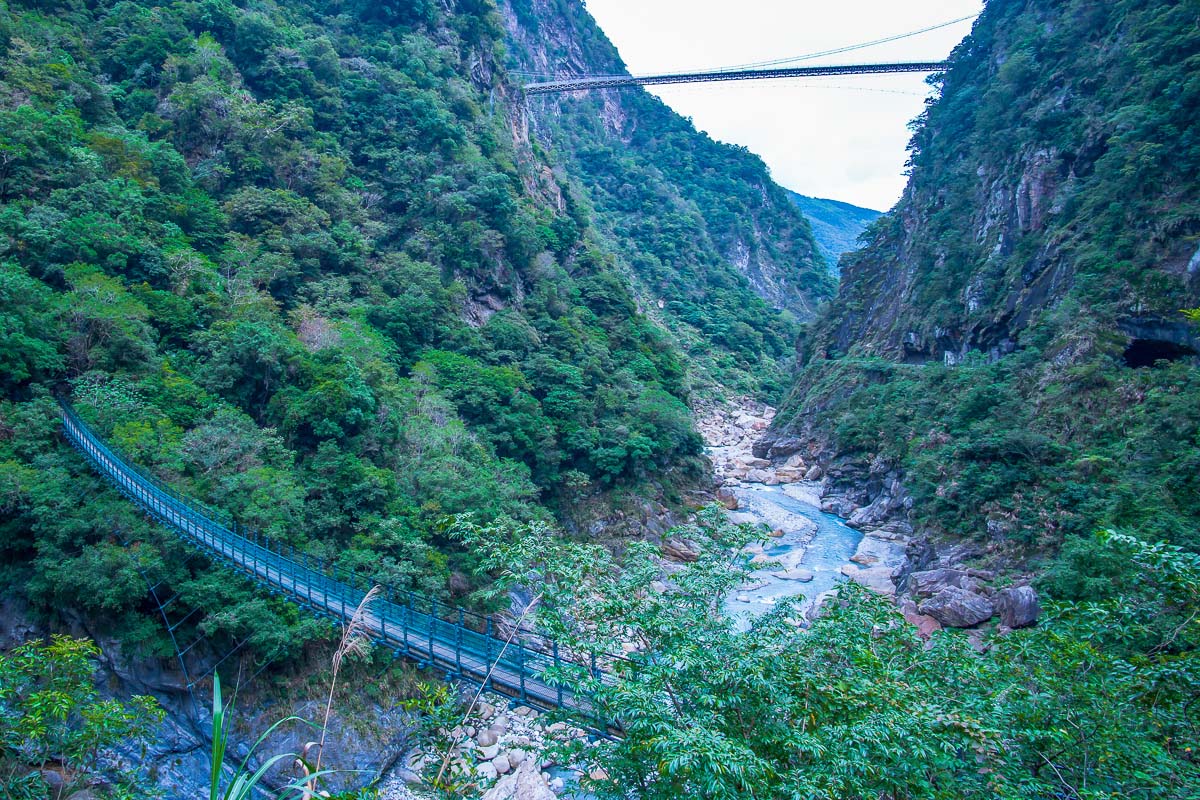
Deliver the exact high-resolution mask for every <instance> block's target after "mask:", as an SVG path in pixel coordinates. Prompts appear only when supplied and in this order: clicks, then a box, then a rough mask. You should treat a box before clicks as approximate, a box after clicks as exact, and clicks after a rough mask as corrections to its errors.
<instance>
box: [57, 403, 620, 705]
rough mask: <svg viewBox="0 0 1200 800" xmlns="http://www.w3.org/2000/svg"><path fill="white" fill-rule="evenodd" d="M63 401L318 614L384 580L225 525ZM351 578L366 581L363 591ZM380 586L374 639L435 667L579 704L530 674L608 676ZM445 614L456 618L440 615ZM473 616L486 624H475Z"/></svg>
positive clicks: (133, 489)
mask: <svg viewBox="0 0 1200 800" xmlns="http://www.w3.org/2000/svg"><path fill="white" fill-rule="evenodd" d="M59 404H60V406H61V407H62V412H63V428H64V432H65V433H66V436H67V438H68V439H69V440H70V441H71V442H72V443H73V444H74V445H75V446H76V447H77V448H79V449H80V451H81V452H83V454H84V455H85V456H86V457H87V458H88V460H89V461H91V462H92V464H93V465H94V466H95V467H96V468H97V469H98V470H99V471H100V472H101V473H102V474H103V475H104V476H105V477H106V478H108V479H109V480H111V481H112V482H113V483H114V484H116V486H117V488H118V489H119V490H120V491H121V492H123V493H124V494H125V495H126V496H128V497H129V498H130V499H131V500H132V501H134V502H135V503H136V504H137V505H139V506H140V507H141V508H143V509H144V510H146V511H147V512H148V513H150V514H151V515H152V516H154V517H155V518H157V519H159V520H160V521H162V522H163V523H165V524H166V525H168V526H170V527H172V528H174V529H175V530H177V531H179V532H180V533H181V534H182V535H183V536H184V537H185V538H186V539H188V540H190V541H191V542H193V543H194V544H198V545H199V546H201V547H203V548H205V549H206V550H208V551H209V552H211V553H213V554H215V555H217V556H218V557H220V558H221V559H222V560H224V561H226V562H228V563H230V564H231V565H232V566H234V567H235V568H237V569H239V570H241V571H243V572H246V573H247V574H249V575H250V577H251V578H252V579H253V580H255V581H256V582H258V583H260V584H265V585H266V586H268V587H269V588H271V589H272V590H277V591H282V592H284V593H286V594H288V595H290V596H291V597H292V598H294V599H295V601H296V602H298V603H300V604H302V605H307V606H309V607H311V608H313V609H314V610H315V611H317V612H318V613H324V614H328V615H330V616H334V617H340V618H341V619H349V618H350V617H351V616H352V615H353V614H354V611H355V609H356V608H357V607H358V605H359V604H360V603H361V601H362V599H363V597H364V596H365V594H366V591H367V590H368V589H369V588H370V586H371V585H372V584H381V582H379V581H368V580H366V579H364V578H363V577H362V576H360V575H358V574H357V573H355V572H353V571H351V572H350V573H349V578H350V579H351V580H352V581H354V583H345V582H343V581H340V580H338V579H337V578H336V577H330V576H329V575H328V574H327V572H326V569H327V565H326V564H325V562H323V561H322V562H320V564H319V565H318V566H319V567H321V568H314V567H313V566H310V557H309V556H308V554H306V553H303V552H298V551H297V550H296V549H295V548H294V547H292V546H290V545H286V544H285V543H276V545H275V549H272V542H271V541H270V540H269V539H266V538H265V537H263V536H261V535H260V534H259V533H258V532H257V531H253V530H249V529H246V528H244V527H242V526H240V525H238V524H237V522H236V521H232V520H231V522H230V524H229V526H227V525H226V524H222V522H220V521H218V520H217V519H214V517H217V518H220V517H224V518H225V519H230V517H228V515H225V514H222V513H220V512H215V511H211V510H210V509H208V508H207V507H205V506H203V505H202V504H200V503H197V502H196V501H194V500H191V499H190V498H185V497H183V496H182V495H180V494H178V493H177V492H176V491H175V490H174V489H172V488H171V487H170V486H169V485H167V484H166V483H165V482H163V481H161V480H159V479H158V478H156V477H154V476H153V475H150V474H149V473H147V472H146V471H144V470H142V469H139V468H138V467H136V466H135V465H133V464H130V463H129V462H128V461H126V460H125V459H124V458H122V457H121V456H119V455H118V454H117V453H115V452H114V451H113V450H112V448H110V447H109V446H108V445H107V444H106V443H105V442H103V441H102V440H101V439H100V438H99V437H98V436H96V435H95V434H94V433H93V432H92V430H91V429H90V427H89V426H88V424H87V423H86V422H85V421H84V420H83V419H82V418H81V417H80V416H79V414H78V413H77V412H76V411H75V409H74V408H72V407H71V405H70V404H69V403H68V402H67V401H66V400H65V399H64V398H60V399H59ZM204 512H208V513H204ZM238 531H241V532H240V533H239V532H238ZM298 559H299V560H298ZM355 584H361V586H362V588H361V589H360V588H358V586H357V585H355ZM381 585H382V586H383V596H382V597H381V598H379V599H378V600H376V601H375V602H374V603H372V604H371V606H370V613H369V616H370V622H369V625H368V626H369V627H372V628H373V631H372V632H373V633H374V634H375V636H374V638H375V639H376V640H377V641H379V642H381V643H383V644H385V645H387V646H389V647H392V648H394V654H395V655H401V654H402V653H401V651H404V653H403V654H405V655H409V656H411V657H414V658H417V659H418V660H422V659H424V660H427V661H428V662H429V663H430V664H433V663H439V664H440V665H442V666H444V667H447V669H448V670H453V671H455V672H456V673H457V674H460V675H462V676H464V677H467V678H471V679H474V680H475V681H476V682H479V683H483V682H485V681H487V680H488V673H489V672H490V673H491V681H490V682H492V683H496V684H500V685H503V686H506V687H507V688H508V689H510V690H514V691H517V692H519V694H520V697H521V698H522V699H523V700H529V699H531V698H532V699H533V700H534V701H536V702H539V703H541V704H544V705H558V706H571V707H575V708H581V707H586V706H587V705H588V703H587V701H586V699H581V698H574V697H573V695H572V692H571V691H570V689H568V688H567V687H563V686H550V685H548V684H546V683H544V682H543V681H541V680H540V679H537V678H534V677H531V676H534V675H538V674H540V673H541V672H543V671H544V670H546V669H548V668H550V667H556V668H561V667H573V668H577V669H580V670H584V671H586V672H587V673H588V674H590V675H592V676H593V677H594V678H598V679H600V680H602V681H606V682H607V680H609V679H611V676H610V675H609V674H606V673H605V672H604V670H603V669H602V666H603V665H604V664H605V663H606V662H608V661H611V660H613V659H614V657H605V658H604V659H601V661H600V664H598V663H597V659H595V658H590V659H588V660H587V661H584V660H580V659H577V658H573V657H571V656H570V654H566V653H560V652H559V648H558V645H557V643H555V642H553V641H549V640H547V639H546V637H544V636H540V635H539V634H537V633H536V632H533V631H529V630H528V629H523V628H519V629H518V631H517V633H518V635H514V636H512V638H511V640H510V641H508V642H507V643H506V642H505V641H504V640H502V639H500V638H498V637H497V636H495V635H492V632H493V631H494V630H495V626H494V625H493V622H492V618H491V617H490V616H485V615H481V614H478V613H476V612H472V611H468V610H466V609H464V608H461V607H452V606H450V605H449V604H446V603H442V602H439V601H438V600H437V598H433V597H427V596H425V595H422V594H419V593H417V592H412V591H408V590H398V589H396V588H394V587H391V586H387V585H386V584H381ZM439 606H440V607H441V608H440V611H439ZM444 615H449V616H450V617H451V618H452V619H453V621H448V620H446V619H444V618H443V617H444ZM468 620H471V621H473V622H475V623H476V625H477V626H478V627H480V628H482V631H477V630H475V629H473V628H471V627H469V626H468V624H467V621H468ZM507 630H508V631H511V630H512V628H511V627H509V628H508V629H507ZM522 632H523V633H525V634H527V635H533V636H538V638H539V639H541V640H543V641H546V642H547V648H548V650H549V652H545V651H542V650H537V649H533V648H530V647H528V646H527V644H526V643H525V642H524V641H523V640H522V639H521V636H520V635H519V634H520V633H522ZM502 651H503V656H502V655H501V652H502ZM464 657H465V658H464ZM616 658H620V657H616Z"/></svg>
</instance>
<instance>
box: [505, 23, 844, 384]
mask: <svg viewBox="0 0 1200 800" xmlns="http://www.w3.org/2000/svg"><path fill="white" fill-rule="evenodd" d="M500 6H501V8H502V10H503V13H504V18H505V24H506V26H507V28H508V32H509V42H510V49H511V55H510V57H511V59H512V61H513V64H514V68H515V69H519V70H523V71H524V74H527V75H532V76H534V78H535V79H536V77H538V76H541V78H542V79H545V78H546V76H560V77H561V76H569V75H580V74H596V75H606V74H614V73H618V74H619V73H624V72H625V71H626V70H625V65H624V63H623V62H622V61H621V59H620V57H619V56H618V54H617V51H616V49H615V48H614V47H613V46H612V44H611V43H610V42H609V41H608V39H607V38H606V37H605V35H604V33H603V32H602V31H601V30H600V29H599V28H598V27H597V25H596V23H595V21H594V20H593V19H592V18H591V16H590V15H589V14H588V13H587V11H586V9H585V8H584V6H583V4H582V3H580V2H578V0H504V1H503V2H502V3H500ZM529 104H530V109H531V117H532V118H531V123H532V126H533V128H532V130H533V134H534V136H535V138H537V139H538V140H539V141H540V142H542V143H543V144H544V145H545V146H546V147H547V148H548V149H550V150H551V151H552V152H553V153H554V155H555V157H556V159H560V160H561V162H562V163H563V164H564V165H565V166H566V171H567V176H568V178H569V179H575V180H577V182H578V184H579V186H580V192H581V194H582V195H583V196H585V197H586V200H587V202H588V204H589V205H590V206H591V207H592V208H593V209H594V211H595V216H596V220H597V223H598V226H599V227H600V229H602V230H603V231H604V232H605V233H606V234H607V236H608V237H609V239H610V241H611V246H612V248H613V251H614V252H615V253H616V254H617V255H618V257H619V259H620V261H621V263H622V264H623V265H626V266H627V268H628V270H629V274H630V275H631V277H632V278H633V279H634V282H635V286H636V288H637V290H638V295H639V299H640V300H641V301H642V303H643V304H644V305H645V306H647V307H649V309H650V311H651V313H653V314H655V315H656V316H659V317H660V318H661V319H663V320H664V321H665V322H666V323H667V324H668V325H669V326H670V327H671V328H672V330H674V331H675V333H676V335H677V336H678V337H680V339H682V341H683V342H684V343H685V351H686V354H687V356H688V359H689V361H691V362H693V363H697V364H698V365H700V369H698V370H697V372H698V378H699V379H700V380H702V381H705V380H707V381H711V380H712V378H713V377H716V378H718V379H719V380H721V381H722V382H724V383H725V384H726V385H727V386H734V387H736V388H741V389H755V388H758V386H759V385H761V384H762V381H763V378H764V376H767V375H769V374H770V373H771V372H772V371H773V368H774V366H775V364H776V362H778V361H779V359H781V358H783V357H787V356H789V355H790V352H791V348H792V342H793V339H794V336H795V331H796V329H795V322H796V321H797V320H803V319H806V318H808V317H809V316H811V314H812V313H813V311H814V310H815V309H816V306H817V304H818V303H819V302H820V301H822V300H824V299H826V298H828V297H829V296H831V295H832V292H833V282H832V280H831V279H830V278H829V275H828V272H827V268H826V265H825V263H824V262H823V259H822V257H821V256H820V254H819V252H818V248H817V246H816V243H815V242H814V240H813V237H812V232H811V229H810V228H809V225H808V224H807V221H806V220H805V219H804V217H803V215H801V214H800V213H799V212H798V211H797V209H796V208H795V207H794V206H793V204H792V203H791V202H790V200H789V198H788V192H787V191H786V190H785V189H783V188H781V187H780V186H778V185H776V184H775V183H774V182H773V181H772V180H771V177H770V175H769V173H768V171H767V169H766V166H765V165H764V164H763V163H762V161H761V160H760V159H759V158H758V157H757V156H755V155H753V154H751V153H750V152H748V151H747V150H746V149H745V148H741V147H734V146H731V145H725V144H721V143H718V142H714V141H713V140H712V139H710V138H709V137H708V136H707V135H706V134H704V133H698V132H697V131H696V130H695V128H694V127H693V126H692V124H691V122H690V121H689V120H685V119H683V118H682V117H680V116H679V115H677V114H675V113H674V112H673V111H671V110H670V109H669V108H668V107H667V106H666V105H664V104H663V103H662V102H661V101H659V100H658V99H657V98H655V97H654V96H652V95H650V94H649V93H647V92H645V91H644V90H642V89H625V90H602V91H590V92H577V93H573V94H570V95H548V96H536V97H532V98H530V101H529ZM765 388H767V389H771V388H778V387H777V386H775V385H774V383H773V381H770V380H768V382H767V383H766V385H765Z"/></svg>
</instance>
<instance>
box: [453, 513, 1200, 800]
mask: <svg viewBox="0 0 1200 800" xmlns="http://www.w3.org/2000/svg"><path fill="white" fill-rule="evenodd" d="M455 531H456V533H457V535H458V536H460V537H462V538H463V540H464V541H466V542H467V543H468V544H469V545H470V546H471V547H472V548H477V549H478V550H479V552H480V553H481V555H482V559H481V564H482V568H483V569H486V570H489V571H490V574H492V575H493V576H495V577H496V578H497V579H498V580H497V588H498V589H499V590H502V589H504V588H506V587H511V586H537V587H538V590H539V592H540V593H541V595H542V602H543V610H542V612H541V617H540V619H539V622H540V623H541V624H542V626H543V627H544V628H545V630H546V631H547V632H548V633H549V634H550V635H552V636H553V637H555V638H556V639H557V640H558V642H559V647H560V649H562V650H565V651H567V652H574V653H580V654H585V655H586V654H590V653H594V654H596V655H597V658H598V659H599V661H600V663H602V664H604V665H605V668H606V670H607V672H608V677H607V679H605V680H603V681H601V680H598V679H596V678H594V677H593V676H591V675H590V674H589V673H588V671H587V670H574V669H571V668H569V667H568V668H564V669H563V670H562V671H561V672H559V673H558V674H553V675H548V677H550V678H552V679H554V680H561V681H566V682H568V683H569V684H571V685H573V686H574V687H575V688H576V690H577V691H580V692H582V693H584V694H586V695H587V696H589V697H592V698H593V702H594V703H595V712H596V715H597V718H598V719H600V720H606V721H608V722H611V723H617V724H619V725H620V727H621V729H622V734H623V735H622V736H621V737H620V738H618V739H615V740H613V741H605V742H599V743H597V744H596V745H595V746H593V747H591V748H586V749H585V748H575V749H574V750H572V751H570V752H571V755H572V756H573V757H575V758H580V759H585V760H591V759H596V760H598V761H599V762H600V764H601V765H602V766H603V767H604V769H605V771H606V774H607V777H606V778H604V779H602V780H598V781H594V782H593V783H594V785H592V786H591V787H590V788H591V789H592V790H593V791H595V792H596V793H597V795H598V796H601V797H612V798H618V797H629V796H630V795H631V794H632V795H634V796H637V797H644V798H662V800H667V798H679V797H706V798H730V799H732V798H745V797H762V798H794V797H808V798H829V800H834V798H846V797H887V798H918V797H919V798H945V799H946V800H950V799H951V798H980V800H983V798H995V797H1001V798H1012V800H1017V798H1053V797H1073V798H1096V799H1097V800H1099V798H1112V799H1113V800H1115V798H1118V797H1122V798H1125V797H1130V798H1147V800H1149V798H1179V799H1180V800H1182V799H1183V798H1189V797H1193V796H1195V794H1196V792H1197V791H1200V767H1198V766H1197V764H1196V762H1195V760H1194V758H1193V757H1192V754H1193V753H1195V752H1197V750H1196V748H1197V746H1198V745H1200V724H1198V723H1197V720H1196V718H1195V715H1194V714H1193V713H1191V708H1192V706H1193V704H1194V703H1195V702H1196V700H1197V698H1198V697H1200V658H1197V654H1198V653H1200V558H1198V557H1196V556H1194V555H1191V554H1188V553H1184V552H1182V551H1180V550H1179V549H1178V548H1174V547H1170V546H1167V545H1147V544H1145V543H1143V542H1141V541H1140V540H1137V539H1135V538H1133V537H1127V536H1117V535H1112V534H1110V535H1106V536H1105V537H1104V538H1103V539H1102V542H1101V543H1098V546H1107V547H1111V548H1114V549H1115V550H1116V551H1118V552H1119V553H1120V554H1121V555H1123V557H1124V558H1126V559H1131V560H1133V561H1134V562H1135V563H1136V564H1137V565H1138V567H1139V569H1140V572H1141V575H1142V580H1141V582H1140V584H1139V585H1137V586H1135V587H1133V588H1131V589H1130V591H1129V593H1128V595H1127V596H1126V597H1124V598H1122V601H1121V602H1119V603H1106V604H1096V603H1092V604H1079V605H1065V606H1060V607H1056V608H1055V609H1054V610H1053V612H1052V614H1051V617H1050V619H1049V620H1047V621H1046V622H1045V623H1043V626H1042V627H1039V628H1036V629H1026V630H1020V631H1013V632H1011V633H1009V634H1007V635H1004V636H993V637H990V638H988V639H987V640H986V642H985V646H984V652H982V653H980V652H976V650H975V649H974V648H973V647H972V643H971V641H970V639H969V637H968V635H967V634H966V633H964V632H961V631H944V632H941V633H938V634H936V635H935V636H934V637H933V638H932V639H931V640H930V641H929V642H928V643H925V642H923V641H922V640H921V639H920V638H919V636H918V635H917V633H916V629H915V628H914V627H913V626H911V625H909V624H908V623H907V622H905V621H904V620H903V618H902V617H901V616H900V614H899V612H898V611H897V609H896V607H895V606H894V605H893V604H892V603H891V602H890V601H888V600H887V599H885V598H882V597H880V596H878V595H875V594H873V593H871V592H869V591H867V590H865V589H862V588H861V587H858V586H857V585H854V584H844V585H842V586H841V587H840V588H839V590H838V594H837V598H836V599H835V600H832V601H830V602H827V603H826V605H825V606H823V608H822V613H821V614H820V615H819V616H818V617H817V619H815V620H814V621H812V623H811V625H802V624H798V623H799V621H800V620H799V616H798V613H797V610H796V608H795V605H794V603H792V602H784V603H782V604H780V606H779V607H778V608H776V609H775V610H773V611H772V612H771V613H769V614H767V615H765V616H763V617H762V618H760V619H758V620H756V621H754V623H753V624H752V625H751V627H750V629H749V630H748V631H744V632H743V631H741V630H739V629H738V627H737V625H736V624H735V622H734V620H732V619H730V618H729V617H728V616H727V615H725V614H724V613H723V611H722V604H723V601H724V599H725V598H726V597H728V596H729V594H730V593H731V592H733V591H734V590H735V589H736V587H738V586H739V585H740V584H742V583H743V582H744V581H745V580H746V578H747V577H748V575H749V573H748V571H747V570H746V569H745V568H744V566H742V559H741V557H740V556H739V555H738V553H739V550H740V547H741V546H742V545H744V544H745V543H746V542H747V541H748V539H749V538H750V537H751V536H752V535H754V534H753V532H752V531H751V530H749V529H747V528H745V527H737V526H733V525H731V524H730V523H728V522H726V521H725V520H724V517H723V516H722V515H721V513H720V511H719V510H718V509H715V508H710V509H707V510H705V511H703V512H702V513H701V514H700V515H699V517H698V519H697V522H696V523H695V524H694V525H689V526H685V527H683V528H680V529H677V530H675V531H673V532H672V534H673V535H675V536H680V537H683V538H686V539H689V540H692V541H695V542H697V543H699V544H700V545H701V547H702V552H701V555H700V557H699V558H698V560H697V561H696V562H694V563H691V564H687V565H685V566H684V567H683V568H682V569H680V570H678V571H676V572H673V573H672V574H671V576H670V579H669V581H668V582H667V583H666V585H665V588H664V587H663V585H661V584H660V585H657V586H655V585H654V582H655V581H657V580H658V579H659V575H660V567H659V566H658V563H657V561H656V559H655V555H656V553H655V548H654V547H653V546H651V545H650V544H648V543H645V542H640V543H636V544H634V545H631V546H630V547H629V549H628V551H627V552H626V554H625V556H624V558H623V559H621V560H619V561H618V560H616V559H614V557H613V556H612V555H611V554H610V553H609V552H608V551H607V550H604V549H602V548H598V547H595V546H591V545H586V544H578V543H571V542H563V541H561V540H560V539H558V538H557V536H556V535H555V534H554V532H553V531H552V530H550V529H548V528H546V527H545V526H538V525H534V526H525V527H521V528H517V529H515V530H514V529H512V528H508V527H505V526H479V525H476V524H474V523H472V522H470V521H469V520H460V521H459V522H458V523H457V525H456V528H455ZM631 649H632V651H631V652H630V650H631ZM620 652H627V653H628V655H627V657H626V658H622V659H613V658H611V657H609V656H607V655H605V654H607V653H620Z"/></svg>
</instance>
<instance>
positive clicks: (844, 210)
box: [788, 192, 883, 273]
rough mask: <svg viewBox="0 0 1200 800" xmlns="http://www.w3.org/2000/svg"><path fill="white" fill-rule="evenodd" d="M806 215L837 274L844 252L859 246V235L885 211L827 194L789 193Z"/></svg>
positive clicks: (822, 252)
mask: <svg viewBox="0 0 1200 800" xmlns="http://www.w3.org/2000/svg"><path fill="white" fill-rule="evenodd" d="M788 194H789V195H790V196H791V198H792V202H793V203H795V204H796V205H797V206H798V207H799V208H800V210H801V211H802V212H804V216H805V217H806V218H807V219H808V223H809V225H811V226H812V231H813V238H814V239H816V242H817V248H818V249H819V250H820V251H821V255H822V256H824V258H825V263H827V264H828V265H829V268H830V269H832V270H833V271H834V272H835V273H836V272H837V267H838V260H839V259H840V258H841V257H842V253H848V252H850V251H851V250H857V249H858V237H859V236H860V235H862V232H863V231H864V230H866V228H867V226H868V225H870V224H871V223H872V222H874V221H875V220H877V219H879V217H881V216H882V215H883V212H881V211H874V210H872V209H869V208H862V207H861V206H856V205H852V204H850V203H843V202H842V201H840V200H828V199H826V198H823V197H809V196H807V195H803V194H797V193H796V192H788Z"/></svg>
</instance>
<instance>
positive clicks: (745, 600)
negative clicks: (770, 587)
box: [737, 594, 750, 603]
mask: <svg viewBox="0 0 1200 800" xmlns="http://www.w3.org/2000/svg"><path fill="white" fill-rule="evenodd" d="M737 601H738V602H739V603H749V602H750V595H748V594H739V595H738V596H737Z"/></svg>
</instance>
